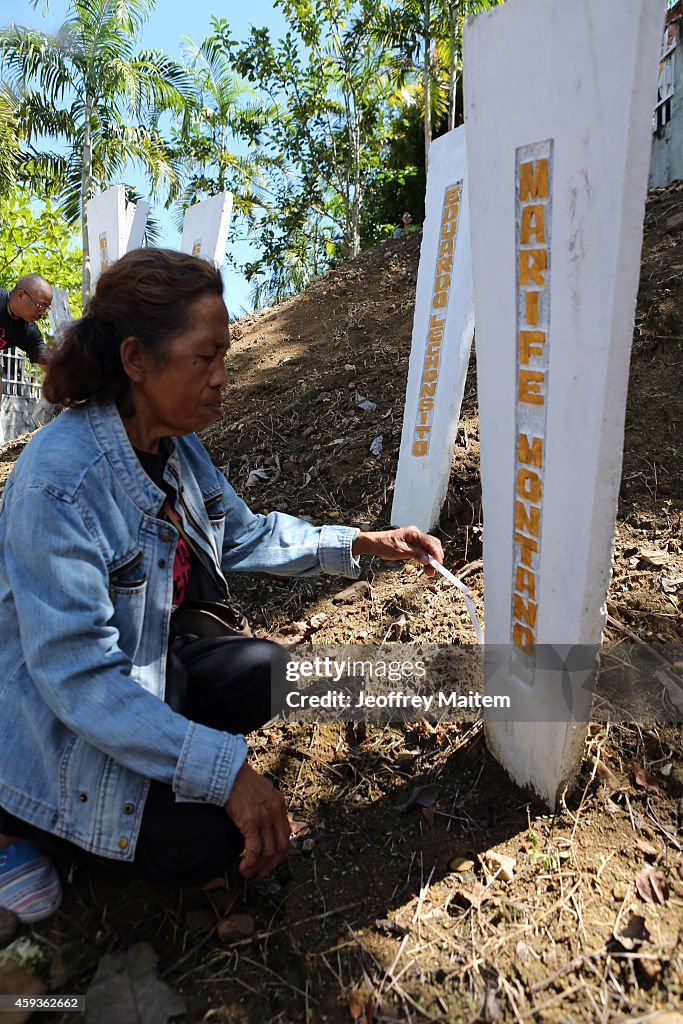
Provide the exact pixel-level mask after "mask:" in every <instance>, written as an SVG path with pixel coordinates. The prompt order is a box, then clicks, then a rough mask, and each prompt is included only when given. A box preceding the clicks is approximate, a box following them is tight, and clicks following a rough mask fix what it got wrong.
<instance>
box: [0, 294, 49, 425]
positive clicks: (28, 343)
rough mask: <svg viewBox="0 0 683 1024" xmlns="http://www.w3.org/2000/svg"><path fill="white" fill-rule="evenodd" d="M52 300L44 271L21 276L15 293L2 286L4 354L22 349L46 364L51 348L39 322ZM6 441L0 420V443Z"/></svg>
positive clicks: (0, 315) (0, 335) (0, 313)
mask: <svg viewBox="0 0 683 1024" xmlns="http://www.w3.org/2000/svg"><path fill="white" fill-rule="evenodd" d="M51 302H52V285H51V284H50V282H49V281H46V280H45V278H44V277H41V276H40V274H25V275H24V276H23V277H20V278H19V280H18V281H17V283H16V284H15V286H14V288H13V289H12V291H11V292H8V291H7V289H6V288H0V357H2V356H3V355H4V354H5V352H8V351H10V350H13V349H15V348H20V349H22V350H23V351H24V352H25V353H26V355H27V356H28V358H29V359H30V361H31V362H32V363H39V364H40V365H41V366H45V363H46V361H47V354H48V349H47V346H46V344H45V342H44V341H43V336H42V334H41V333H40V330H39V329H38V327H37V324H36V321H37V320H40V318H41V317H42V316H44V315H45V313H47V311H48V309H49V308H50V303H51ZM3 441H4V434H3V430H2V421H1V420H0V444H2V443H3Z"/></svg>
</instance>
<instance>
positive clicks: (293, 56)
mask: <svg viewBox="0 0 683 1024" xmlns="http://www.w3.org/2000/svg"><path fill="white" fill-rule="evenodd" d="M276 4H277V6H279V7H281V8H282V10H283V11H284V13H285V15H286V17H287V20H288V23H289V25H290V31H288V32H287V34H286V35H285V37H284V38H283V39H280V40H277V41H274V40H273V39H271V36H270V33H269V31H268V29H267V28H252V30H251V34H250V38H249V39H248V41H247V42H245V43H237V42H236V41H235V40H233V39H232V38H231V36H230V31H229V26H228V24H227V22H225V21H219V22H215V23H214V27H215V30H216V35H215V38H216V42H217V43H218V44H219V45H220V47H221V49H222V50H223V52H224V53H226V54H227V55H229V56H230V58H231V59H232V61H233V62H234V66H235V68H236V70H237V72H238V73H239V74H240V75H241V76H243V77H244V78H246V79H247V80H248V81H249V82H250V83H251V84H252V85H253V86H254V87H255V88H257V89H258V90H259V91H260V93H261V95H262V96H263V97H264V100H267V101H268V102H269V104H270V116H269V118H268V120H267V122H266V123H264V124H263V126H262V127H261V128H260V130H259V131H258V132H257V135H256V137H255V139H254V141H255V142H256V143H258V145H259V152H260V153H261V154H265V155H266V156H267V157H268V158H269V159H270V160H271V163H270V165H269V166H268V182H267V189H266V190H264V199H263V202H262V206H261V209H260V210H259V211H258V213H256V212H255V213H254V218H253V220H252V229H253V231H254V234H255V236H256V237H257V238H258V242H259V246H260V248H261V252H262V255H261V257H260V258H259V259H258V260H256V261H254V262H253V263H251V264H249V265H248V266H247V267H246V268H245V270H246V273H247V276H248V278H249V279H250V280H252V281H253V282H254V284H255V295H256V297H257V298H259V297H261V298H263V297H265V296H267V295H273V294H274V295H277V296H282V295H283V294H287V293H288V292H289V291H295V290H298V288H299V287H300V285H301V282H302V281H306V280H308V279H310V277H311V276H312V275H314V274H317V273H322V272H323V271H324V270H326V269H327V268H328V267H329V266H330V265H331V263H333V262H334V261H338V260H339V259H343V258H347V257H349V256H354V255H356V254H357V253H358V252H359V250H360V245H361V213H362V208H363V202H364V197H365V188H366V181H367V180H368V178H369V177H371V175H372V174H373V173H374V172H375V171H376V170H377V169H378V168H379V167H380V166H381V160H382V147H383V142H384V139H385V138H386V133H387V127H388V124H389V107H388V98H389V83H388V79H387V76H386V54H385V51H384V48H383V47H382V46H381V45H378V44H377V43H376V42H375V41H373V40H372V39H371V38H370V36H369V35H368V34H367V33H362V32H359V31H358V20H359V18H362V17H363V10H364V5H363V4H360V3H356V2H354V0H321V2H320V3H317V4H315V5H313V4H311V3H309V2H304V0H276Z"/></svg>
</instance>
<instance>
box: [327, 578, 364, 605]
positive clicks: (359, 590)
mask: <svg viewBox="0 0 683 1024" xmlns="http://www.w3.org/2000/svg"><path fill="white" fill-rule="evenodd" d="M363 597H372V587H371V586H370V584H369V583H368V582H367V580H359V581H358V582H357V583H352V584H351V586H350V587H347V588H346V589H345V590H340V591H339V593H338V594H335V595H334V597H333V598H332V604H353V602H354V601H358V600H359V599H360V598H363Z"/></svg>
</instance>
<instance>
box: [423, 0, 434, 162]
mask: <svg viewBox="0 0 683 1024" xmlns="http://www.w3.org/2000/svg"><path fill="white" fill-rule="evenodd" d="M430 20H431V19H430V0H425V16H424V27H423V42H424V69H423V75H424V85H423V88H424V104H425V171H426V170H427V169H428V168H429V147H430V146H431V144H432V90H431V77H430V70H431V57H432V40H431V34H430V31H429V28H430Z"/></svg>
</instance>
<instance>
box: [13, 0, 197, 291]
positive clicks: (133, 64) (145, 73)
mask: <svg viewBox="0 0 683 1024" xmlns="http://www.w3.org/2000/svg"><path fill="white" fill-rule="evenodd" d="M153 7H154V0H71V3H70V6H69V9H68V12H67V16H66V20H65V22H64V24H63V25H62V27H61V29H60V30H59V32H58V33H57V34H56V35H50V34H49V33H46V32H40V31H36V30H33V29H27V28H21V27H17V26H15V25H13V26H11V27H10V28H7V29H4V30H2V31H0V54H1V58H2V70H3V74H4V76H5V79H6V81H7V82H8V83H9V84H10V86H12V87H14V89H15V91H16V92H17V93H18V94H19V96H20V106H19V111H18V123H19V130H20V134H21V137H22V143H23V146H22V153H21V157H20V161H19V175H20V179H21V180H22V181H23V182H26V183H29V184H30V185H31V187H32V188H34V189H39V188H40V189H41V190H43V191H45V192H53V191H54V192H55V193H56V195H57V197H58V199H59V201H60V203H61V205H62V208H63V210H64V213H65V215H66V217H67V218H68V219H69V220H70V221H73V220H75V219H76V218H77V217H78V216H79V215H80V216H81V219H82V232H83V248H84V250H85V251H87V233H86V224H85V221H84V216H83V215H84V208H85V203H86V201H87V200H88V199H89V198H90V197H91V196H92V195H93V194H94V193H95V192H96V191H97V190H99V189H101V188H103V187H105V186H106V185H108V184H110V183H111V182H112V181H116V180H120V179H121V177H122V176H123V175H124V173H125V169H126V165H127V164H128V162H129V161H132V162H134V163H137V164H139V165H140V166H141V167H142V168H143V169H144V170H145V171H146V173H147V175H148V178H149V181H150V185H151V189H152V194H154V193H155V192H156V191H157V190H158V189H159V187H160V186H161V185H162V184H168V183H170V182H172V181H173V180H174V179H175V176H176V172H175V168H174V167H173V164H172V161H171V158H170V153H169V150H168V146H167V144H166V142H165V140H164V138H163V137H162V135H161V132H160V131H159V117H160V114H161V112H162V111H163V110H168V109H173V110H176V111H180V110H182V109H183V106H184V103H185V90H186V88H188V87H189V82H188V78H187V75H186V73H185V72H184V71H183V69H182V68H181V67H180V66H179V65H178V64H177V63H176V62H174V61H173V60H171V59H170V58H169V57H167V56H166V55H165V54H163V53H160V52H158V51H154V50H147V51H143V52H140V53H136V52H135V47H136V45H137V41H138V39H139V36H140V33H141V31H142V28H143V26H144V24H145V21H146V20H147V18H148V17H149V14H150V12H151V11H152V9H153ZM45 139H47V140H48V142H49V140H54V141H55V142H60V143H61V144H62V148H60V150H59V151H56V152H50V151H46V150H45V149H44V148H42V145H43V140H45ZM64 143H66V147H67V148H66V151H64V148H63V144H64ZM88 271H89V268H88V266H87V261H86V260H84V270H83V291H84V297H85V295H87V292H88V290H89V272H88Z"/></svg>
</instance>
